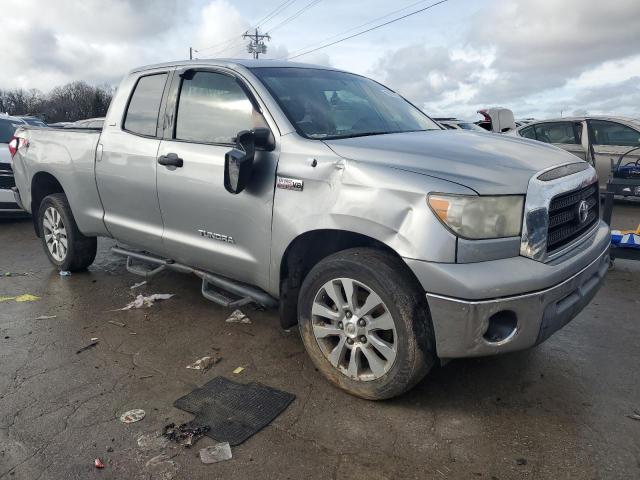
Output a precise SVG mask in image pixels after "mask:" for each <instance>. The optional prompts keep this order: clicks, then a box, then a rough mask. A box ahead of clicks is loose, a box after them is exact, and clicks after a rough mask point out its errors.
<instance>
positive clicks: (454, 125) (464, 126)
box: [434, 118, 487, 133]
mask: <svg viewBox="0 0 640 480" xmlns="http://www.w3.org/2000/svg"><path fill="white" fill-rule="evenodd" d="M434 120H435V121H436V122H438V123H439V124H440V125H442V126H443V127H444V128H446V129H448V130H472V131H474V132H484V133H487V131H486V130H485V129H484V128H482V127H479V126H478V125H476V124H475V123H473V122H468V121H466V120H459V119H457V118H434Z"/></svg>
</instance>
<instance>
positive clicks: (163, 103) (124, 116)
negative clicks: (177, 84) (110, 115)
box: [120, 69, 174, 139]
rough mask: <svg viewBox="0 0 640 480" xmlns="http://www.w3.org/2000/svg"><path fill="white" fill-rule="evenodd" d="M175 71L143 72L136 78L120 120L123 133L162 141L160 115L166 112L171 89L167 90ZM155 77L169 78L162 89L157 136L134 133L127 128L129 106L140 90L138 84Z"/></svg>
mask: <svg viewBox="0 0 640 480" xmlns="http://www.w3.org/2000/svg"><path fill="white" fill-rule="evenodd" d="M173 73H174V72H173V69H163V70H158V71H153V70H152V71H144V72H141V73H140V75H139V76H138V78H136V81H135V84H134V85H133V87H132V88H131V92H130V93H129V98H128V99H127V103H126V105H125V108H124V111H123V112H122V118H121V120H120V128H121V130H122V131H123V132H127V133H128V134H130V135H135V136H136V137H142V138H153V139H160V138H161V137H162V135H161V132H162V128H161V125H160V114H161V112H163V111H164V109H165V106H166V102H167V95H168V93H169V88H167V87H168V86H169V85H170V84H171V81H172V77H173ZM155 75H166V76H167V78H166V79H165V82H164V87H162V97H161V98H160V105H159V106H158V116H157V117H156V134H155V135H145V134H143V133H138V132H134V131H132V130H129V129H127V128H125V122H126V120H127V114H128V113H129V105H130V104H131V100H132V99H133V95H134V94H135V93H136V89H137V88H138V84H139V83H140V80H141V79H143V78H145V77H153V76H155Z"/></svg>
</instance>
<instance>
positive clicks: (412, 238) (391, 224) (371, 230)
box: [270, 134, 474, 292]
mask: <svg viewBox="0 0 640 480" xmlns="http://www.w3.org/2000/svg"><path fill="white" fill-rule="evenodd" d="M314 160H315V167H314V166H313V165H314ZM277 174H278V177H286V178H291V179H296V180H301V181H303V182H304V186H303V190H302V191H296V190H286V189H281V188H278V187H276V191H275V200H274V205H275V206H274V215H273V247H272V255H271V259H272V260H271V262H272V265H271V282H270V287H271V288H270V289H271V290H272V291H273V292H277V291H278V289H279V280H280V279H279V272H280V263H281V260H282V257H283V255H284V253H285V251H286V249H287V247H288V246H289V245H290V244H291V242H292V241H293V240H294V239H295V238H296V237H298V236H299V235H301V234H303V233H305V232H309V231H313V230H323V229H328V230H341V231H349V232H354V233H359V234H362V235H366V236H368V237H371V238H374V239H376V240H378V241H380V242H382V243H384V244H385V245H387V246H388V247H390V248H391V249H393V250H394V251H395V252H397V253H398V255H400V256H402V257H405V258H414V259H420V260H424V261H432V262H455V253H456V237H455V236H454V235H453V234H452V233H450V232H449V231H448V230H447V229H446V228H445V227H444V226H443V225H442V224H441V223H440V222H439V221H438V220H437V218H436V217H435V215H434V214H433V213H432V212H431V210H430V209H429V207H428V205H427V201H426V197H427V194H428V193H430V192H448V193H458V194H471V195H473V194H474V192H473V191H472V190H470V189H467V188H465V187H463V186H461V185H458V184H455V183H451V182H447V181H445V180H440V179H435V178H432V177H429V176H426V175H421V174H416V173H411V172H407V171H403V170H397V169H394V168H390V167H387V166H383V165H379V164H378V165H376V164H371V163H366V162H358V161H353V160H345V159H343V158H341V157H339V156H337V155H335V154H334V153H333V152H332V151H331V150H330V149H329V148H328V147H326V145H324V144H323V143H321V142H317V141H312V140H305V139H302V138H300V137H298V136H297V135H295V134H291V135H287V136H285V137H283V148H282V155H281V157H280V161H279V164H278V173H277Z"/></svg>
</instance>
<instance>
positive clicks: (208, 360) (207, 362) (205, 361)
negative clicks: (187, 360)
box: [187, 356, 222, 372]
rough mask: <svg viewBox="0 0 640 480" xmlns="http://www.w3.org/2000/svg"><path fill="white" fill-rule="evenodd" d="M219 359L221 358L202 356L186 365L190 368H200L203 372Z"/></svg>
mask: <svg viewBox="0 0 640 480" xmlns="http://www.w3.org/2000/svg"><path fill="white" fill-rule="evenodd" d="M220 360H222V359H221V358H220V357H210V356H207V357H202V358H199V359H198V360H196V361H195V362H193V363H192V364H191V365H187V368H188V369H190V370H202V371H203V372H205V371H207V370H209V369H210V368H211V367H212V366H213V365H215V364H216V363H218V362H219V361H220Z"/></svg>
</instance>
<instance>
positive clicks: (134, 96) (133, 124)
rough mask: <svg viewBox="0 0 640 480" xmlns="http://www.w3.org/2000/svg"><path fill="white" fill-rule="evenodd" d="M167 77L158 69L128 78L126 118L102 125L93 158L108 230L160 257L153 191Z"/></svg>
mask: <svg viewBox="0 0 640 480" xmlns="http://www.w3.org/2000/svg"><path fill="white" fill-rule="evenodd" d="M170 75H171V71H169V70H161V71H153V72H144V73H141V74H140V75H139V76H133V77H132V78H131V79H130V84H129V85H128V87H129V88H131V94H130V97H129V100H128V102H127V104H126V108H125V109H124V115H123V117H122V119H120V120H119V121H117V122H115V123H113V124H112V125H106V126H105V128H104V130H103V132H102V135H101V137H100V144H99V145H98V151H97V154H96V182H97V185H98V190H99V192H100V199H101V200H102V205H103V207H104V211H105V213H104V222H105V225H106V227H107V229H108V230H109V232H110V233H111V234H112V235H113V236H114V237H115V238H117V239H118V240H120V241H123V242H126V243H129V244H131V245H134V246H138V247H144V248H146V249H148V250H150V251H152V252H156V253H162V250H161V248H160V247H161V245H160V242H161V238H162V216H161V215H160V206H159V204H158V196H157V192H156V168H157V163H156V157H157V155H158V148H159V147H160V136H161V134H160V132H161V130H162V129H161V128H160V127H159V125H158V119H159V112H160V110H161V106H162V105H163V102H164V95H165V90H166V86H167V85H168V80H169V77H170ZM121 88H125V85H123V86H122V87H121Z"/></svg>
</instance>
